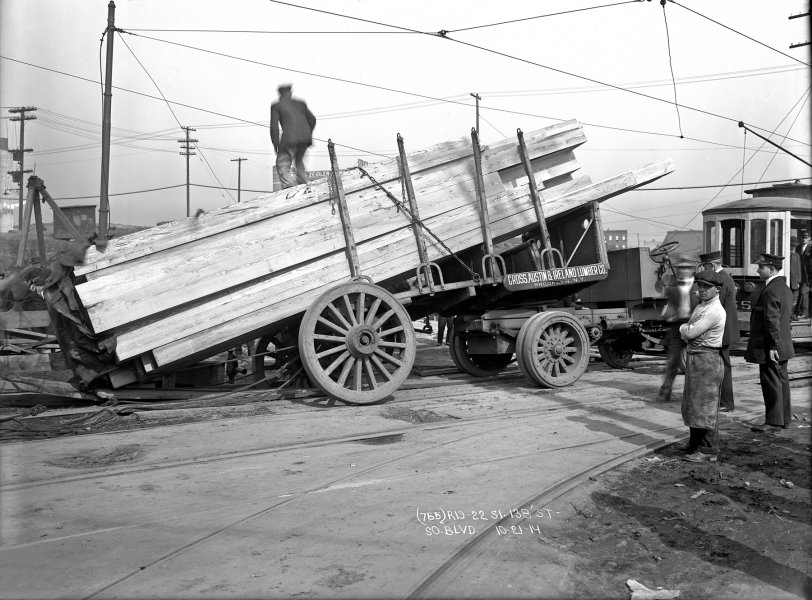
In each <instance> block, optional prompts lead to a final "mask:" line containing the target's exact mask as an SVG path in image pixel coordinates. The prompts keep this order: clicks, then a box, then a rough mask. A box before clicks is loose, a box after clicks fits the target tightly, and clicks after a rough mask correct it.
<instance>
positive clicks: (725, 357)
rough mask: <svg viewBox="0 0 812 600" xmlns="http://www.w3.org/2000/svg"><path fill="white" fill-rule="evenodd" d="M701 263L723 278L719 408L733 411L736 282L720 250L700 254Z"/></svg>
mask: <svg viewBox="0 0 812 600" xmlns="http://www.w3.org/2000/svg"><path fill="white" fill-rule="evenodd" d="M699 264H700V266H701V267H703V268H705V269H710V270H712V271H713V272H715V273H716V274H717V275H719V277H720V278H721V280H722V287H721V289H720V290H719V302H720V303H721V304H722V308H724V309H725V335H724V336H723V337H722V352H721V354H722V364H723V365H724V377H723V378H722V388H721V396H720V397H719V410H721V411H722V412H732V411H733V409H734V408H735V402H734V400H733V368H732V367H731V365H730V346H731V345H732V344H735V343H736V342H738V341H739V313H738V311H737V310H736V284H735V283H734V282H733V278H732V277H731V276H730V273H728V272H727V271H725V270H724V268H723V267H722V253H721V252H719V251H718V250H716V251H714V252H708V253H707V254H700V255H699Z"/></svg>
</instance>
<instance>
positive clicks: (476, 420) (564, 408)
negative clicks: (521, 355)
mask: <svg viewBox="0 0 812 600" xmlns="http://www.w3.org/2000/svg"><path fill="white" fill-rule="evenodd" d="M421 400H422V399H421ZM605 403H606V401H605V400H604V399H602V398H598V399H594V400H590V401H584V400H572V401H568V402H566V403H564V404H560V405H558V406H555V407H551V408H549V409H539V407H530V408H522V409H513V410H507V411H503V412H500V413H499V414H496V415H485V416H480V417H470V418H466V419H460V420H458V421H457V420H454V421H441V422H436V423H425V424H421V425H415V426H412V427H395V428H385V429H378V430H373V431H367V432H361V433H357V434H352V435H347V436H341V437H339V438H321V439H313V440H309V441H306V442H296V443H291V444H284V445H280V446H271V447H266V448H258V449H252V450H243V451H236V452H226V453H221V454H215V455H211V456H205V457H195V458H190V459H184V460H177V461H170V462H162V463H160V464H149V465H142V466H132V467H127V468H119V469H116V470H114V471H110V470H109V467H106V468H105V467H100V468H97V469H90V470H86V471H84V472H83V473H81V474H77V475H67V476H62V477H54V478H50V479H43V480H35V481H27V482H20V483H11V484H4V485H2V486H0V492H3V491H18V490H23V489H30V488H35V487H40V486H45V485H54V484H60V483H68V482H75V481H83V480H86V479H94V478H98V477H105V478H106V477H120V476H125V475H135V474H141V473H147V472H151V471H162V470H167V469H174V468H178V467H184V466H197V465H203V464H211V463H215V462H220V461H227V460H235V459H240V458H247V457H254V456H264V455H267V454H276V453H282V452H290V451H295V450H301V449H306V448H319V447H324V446H330V445H333V444H346V443H354V442H359V441H361V440H364V439H368V438H373V437H376V436H391V435H399V434H408V433H410V432H414V431H415V430H417V429H422V430H424V431H434V430H438V429H449V428H460V427H468V426H473V425H479V424H483V423H489V422H493V421H501V420H505V419H515V418H517V417H524V416H526V415H537V416H536V419H545V420H554V419H555V420H558V419H563V418H565V417H566V416H568V415H569V414H572V413H574V412H576V411H578V410H581V409H584V408H592V407H594V406H598V405H603V404H605ZM348 408H351V407H348ZM539 410H543V412H544V414H542V415H538V412H539ZM302 415H314V416H315V415H317V413H313V412H312V411H307V410H301V411H297V412H296V413H294V414H287V415H284V416H283V417H281V418H279V419H278V420H277V421H286V420H291V421H294V420H299V419H301V418H302ZM536 419H534V420H536ZM184 425H185V424H177V425H169V426H168V427H183V426H184ZM110 433H116V432H109V433H107V432H105V433H101V434H92V435H109V434H110ZM119 433H120V432H119ZM85 437H86V436H85Z"/></svg>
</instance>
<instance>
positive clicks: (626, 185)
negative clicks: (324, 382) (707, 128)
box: [75, 121, 673, 367]
mask: <svg viewBox="0 0 812 600" xmlns="http://www.w3.org/2000/svg"><path fill="white" fill-rule="evenodd" d="M584 141H585V137H584V135H583V131H582V129H581V126H580V125H579V124H578V123H577V122H575V121H569V122H566V123H561V124H558V125H555V126H552V127H548V128H545V129H543V130H539V131H535V132H530V133H526V134H525V142H526V145H527V149H528V154H529V156H530V158H531V164H532V167H533V170H534V171H535V173H534V178H535V181H536V186H537V187H538V188H539V193H540V196H541V198H542V201H543V202H544V203H545V206H544V210H545V214H546V215H547V216H548V217H552V216H554V215H556V214H561V213H563V212H566V211H568V210H571V209H573V208H577V207H578V206H581V205H582V204H584V203H585V202H589V201H592V200H598V201H602V200H605V199H607V198H609V197H612V196H613V195H617V194H619V193H623V192H624V191H627V190H629V189H632V188H634V187H639V186H640V185H644V184H645V183H648V182H649V181H653V180H654V179H656V178H658V177H661V176H663V175H665V174H667V173H668V172H670V171H671V170H672V169H673V167H672V165H671V163H670V161H663V162H661V163H656V164H654V165H650V166H648V167H644V168H642V169H637V170H635V171H631V172H629V173H625V174H623V175H620V176H618V177H615V178H612V179H609V180H607V181H604V182H600V183H598V184H591V182H590V181H589V179H588V178H581V179H578V180H572V174H573V173H574V172H575V171H576V170H577V169H578V164H577V162H576V160H575V157H574V154H573V149H574V148H576V147H577V146H579V145H580V144H582V143H583V142H584ZM408 162H409V168H410V171H411V174H412V182H413V185H414V188H415V193H416V197H417V203H418V206H419V211H420V218H421V220H422V221H423V222H424V223H425V224H426V226H427V227H428V228H429V229H430V230H431V231H432V232H434V233H435V234H437V235H438V237H440V239H441V240H442V241H443V242H444V243H445V244H446V245H447V246H448V247H449V248H451V249H452V251H454V252H459V251H462V250H466V249H468V248H471V247H475V246H477V245H479V244H481V243H482V241H483V240H482V232H481V224H480V214H479V213H480V208H479V201H478V199H477V197H476V193H475V187H474V185H475V184H474V179H475V174H474V167H473V156H472V150H471V142H470V140H461V141H458V142H450V143H446V144H441V145H439V146H435V147H433V148H430V149H428V150H423V151H419V152H414V153H410V154H409V155H408ZM482 166H483V176H484V180H485V192H486V196H487V204H488V212H489V216H490V222H491V229H492V232H493V237H494V240H495V241H499V240H500V239H506V238H509V237H512V236H515V235H517V234H519V233H523V232H524V231H529V230H531V229H533V228H535V227H536V226H537V224H536V218H535V211H534V209H533V206H532V202H531V200H530V196H529V192H528V187H527V178H526V177H525V175H524V170H523V168H522V166H521V161H520V158H519V153H518V146H517V144H516V141H515V140H505V141H503V142H500V143H498V144H494V145H491V146H489V147H487V148H485V149H484V150H483V155H482ZM366 170H367V171H368V172H369V173H370V175H372V176H373V177H374V178H375V179H376V180H377V181H378V182H379V183H381V184H383V187H384V188H386V189H387V190H389V191H390V192H391V193H392V195H394V196H395V197H396V198H399V199H402V189H401V182H400V173H399V168H398V161H397V160H396V159H390V160H387V161H383V162H381V163H378V164H375V165H370V166H369V167H367V168H366ZM342 185H343V187H344V190H345V196H346V199H347V204H348V209H349V212H350V221H351V223H352V232H353V236H354V238H355V242H356V246H357V251H358V258H359V263H360V266H361V272H362V273H363V274H364V275H367V276H369V277H371V278H372V279H373V281H383V280H387V279H393V278H398V277H402V278H404V279H405V278H408V277H410V276H412V275H413V274H414V269H415V267H416V266H417V264H418V262H419V259H418V255H417V247H416V244H415V240H414V236H413V232H412V228H411V224H410V223H409V220H408V218H407V217H406V216H405V215H404V214H402V213H401V212H399V211H398V209H397V208H396V207H395V206H394V204H393V202H392V201H391V200H390V199H389V198H388V197H387V196H386V194H385V193H384V192H382V191H381V190H380V189H377V188H376V186H375V185H374V184H373V183H372V182H371V181H370V180H369V178H367V177H365V176H363V175H362V174H361V172H360V171H359V170H356V169H353V170H351V171H350V172H345V173H342ZM331 200H332V198H331V191H330V187H329V185H328V182H327V181H326V180H322V181H319V182H314V183H312V184H311V185H310V186H299V187H297V188H290V189H288V190H283V191H281V192H276V193H274V194H270V195H266V196H263V197H259V198H255V199H252V200H250V201H247V202H243V203H240V204H234V205H231V206H228V207H224V208H222V209H218V210H215V211H212V212H210V213H204V214H203V215H201V216H199V217H196V218H189V219H185V220H182V221H178V222H174V223H169V224H165V225H162V226H159V227H155V228H152V229H148V230H144V231H142V232H138V233H136V234H132V235H130V236H126V237H124V238H120V239H113V240H111V241H110V243H109V245H108V247H107V249H106V250H105V251H104V252H99V251H96V250H95V249H93V250H90V251H89V252H88V254H87V256H86V258H85V263H84V265H82V266H80V267H77V268H76V269H75V275H76V276H77V277H81V276H83V277H84V279H85V280H82V279H80V280H78V281H77V285H76V290H77V293H78V295H79V297H80V299H81V301H82V304H83V306H84V308H85V309H86V311H87V314H88V316H89V319H90V323H91V325H92V327H93V329H94V331H96V333H101V332H112V333H114V334H115V336H116V340H117V347H116V355H117V358H118V359H119V360H120V361H125V360H128V359H131V358H135V357H138V356H140V355H144V354H149V353H151V354H149V357H150V358H149V361H148V362H150V363H151V364H155V365H156V366H158V367H163V366H167V365H174V364H176V363H181V362H184V361H185V360H189V359H198V358H202V357H205V356H206V355H207V353H209V354H210V353H212V352H216V351H218V350H219V349H222V348H223V347H227V344H230V343H232V342H235V341H240V340H243V339H245V338H246V337H250V336H251V335H252V334H253V333H255V332H257V331H258V330H260V329H262V328H263V327H267V326H269V325H272V324H274V323H277V322H281V321H282V320H283V319H286V318H289V317H292V316H296V315H298V314H301V313H303V312H304V311H305V310H306V309H307V308H308V307H309V306H310V305H311V304H312V303H313V301H314V300H315V299H316V298H317V297H318V296H319V295H320V294H321V293H323V292H324V291H325V290H327V289H329V288H330V287H332V286H333V285H337V284H340V283H343V282H346V281H347V280H348V278H349V275H350V273H349V268H348V266H347V260H346V257H345V253H344V245H345V242H344V235H343V232H342V229H341V223H340V220H339V217H338V215H337V214H336V215H333V214H332V203H331ZM426 241H427V245H428V252H429V259H430V260H438V259H441V258H443V257H445V256H446V254H447V253H446V252H445V250H444V249H443V248H441V246H440V245H439V244H438V243H436V242H435V240H434V239H433V238H432V237H431V236H429V235H427V236H426Z"/></svg>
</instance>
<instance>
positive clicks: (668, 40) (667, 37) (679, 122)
mask: <svg viewBox="0 0 812 600" xmlns="http://www.w3.org/2000/svg"><path fill="white" fill-rule="evenodd" d="M660 4H661V5H662V7H663V21H664V22H665V40H666V44H667V46H668V67H669V69H671V82H672V83H673V86H674V108H676V109H677V125H678V126H679V137H680V139H682V138H683V137H684V136H683V135H682V119H681V118H680V116H679V103H678V102H677V81H676V79H675V78H674V62H673V59H672V58H671V34H670V33H669V32H668V17H667V16H666V14H665V0H660Z"/></svg>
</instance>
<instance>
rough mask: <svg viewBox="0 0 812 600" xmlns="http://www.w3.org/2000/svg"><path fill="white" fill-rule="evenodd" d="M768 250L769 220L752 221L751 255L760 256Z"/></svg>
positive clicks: (754, 257) (753, 256)
mask: <svg viewBox="0 0 812 600" xmlns="http://www.w3.org/2000/svg"><path fill="white" fill-rule="evenodd" d="M766 251H767V220H766V219H753V220H752V221H750V256H751V257H752V258H753V259H756V258H758V257H759V256H761V255H762V254H764V253H765V252H766Z"/></svg>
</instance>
